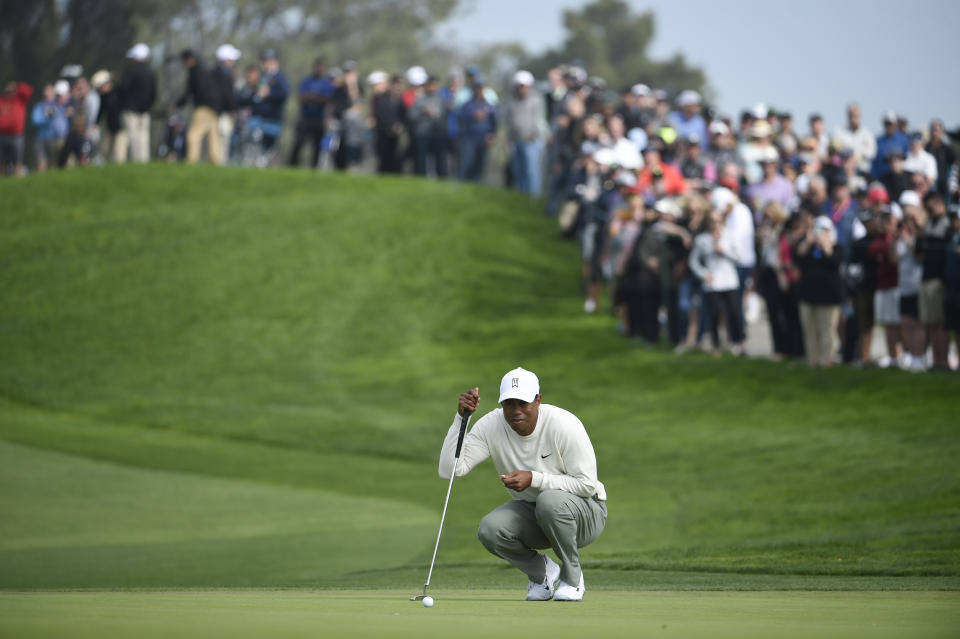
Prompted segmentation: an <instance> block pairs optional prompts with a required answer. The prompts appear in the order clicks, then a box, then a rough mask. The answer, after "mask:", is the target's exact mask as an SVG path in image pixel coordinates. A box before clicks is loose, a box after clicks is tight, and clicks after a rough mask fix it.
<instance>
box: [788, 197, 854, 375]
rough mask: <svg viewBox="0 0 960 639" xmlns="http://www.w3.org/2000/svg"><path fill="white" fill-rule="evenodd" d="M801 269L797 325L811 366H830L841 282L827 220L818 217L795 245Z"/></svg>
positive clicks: (838, 257)
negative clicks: (801, 332) (800, 325)
mask: <svg viewBox="0 0 960 639" xmlns="http://www.w3.org/2000/svg"><path fill="white" fill-rule="evenodd" d="M797 265H798V266H799V267H800V291H799V297H800V323H801V324H802V326H803V343H804V347H805V348H806V351H807V361H808V363H809V364H810V366H811V367H813V368H816V367H818V366H822V367H829V366H832V365H833V355H834V353H835V351H836V348H835V346H834V344H835V341H834V340H835V339H836V335H837V323H838V321H839V317H840V304H841V303H842V302H843V283H842V281H841V279H840V251H839V250H838V248H837V242H836V230H835V229H834V227H833V222H831V221H830V218H828V217H826V216H823V215H821V216H820V217H818V218H816V220H814V222H813V225H812V228H811V229H810V230H809V231H808V233H807V235H806V236H805V237H804V238H803V239H802V240H801V241H800V243H799V244H798V245H797Z"/></svg>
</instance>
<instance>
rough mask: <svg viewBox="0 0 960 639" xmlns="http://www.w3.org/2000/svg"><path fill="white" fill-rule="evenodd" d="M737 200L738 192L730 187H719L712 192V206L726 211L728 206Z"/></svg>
mask: <svg viewBox="0 0 960 639" xmlns="http://www.w3.org/2000/svg"><path fill="white" fill-rule="evenodd" d="M736 201H737V196H736V194H735V193H734V192H733V191H731V190H730V189H728V188H725V187H719V188H716V189H714V190H713V192H712V193H711V194H710V206H712V207H713V208H715V209H717V210H719V211H724V210H726V208H727V207H728V206H730V205H731V204H733V203H734V202H736Z"/></svg>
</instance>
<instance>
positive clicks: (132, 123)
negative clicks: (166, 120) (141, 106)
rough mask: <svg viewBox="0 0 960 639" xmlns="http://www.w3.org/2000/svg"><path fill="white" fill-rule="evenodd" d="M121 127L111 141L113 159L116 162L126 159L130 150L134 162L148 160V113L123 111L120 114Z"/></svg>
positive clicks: (122, 161) (121, 162) (120, 162)
mask: <svg viewBox="0 0 960 639" xmlns="http://www.w3.org/2000/svg"><path fill="white" fill-rule="evenodd" d="M120 122H121V124H122V125H123V128H122V129H120V131H119V132H118V133H117V136H116V139H115V140H114V141H113V160H114V162H116V163H117V164H123V163H124V162H126V161H127V150H128V149H129V150H130V153H131V156H132V157H131V159H132V160H133V161H134V162H139V163H141V164H142V163H144V162H149V161H150V114H149V113H135V112H133V111H124V112H123V113H121V114H120Z"/></svg>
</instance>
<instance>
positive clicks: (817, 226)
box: [813, 215, 835, 231]
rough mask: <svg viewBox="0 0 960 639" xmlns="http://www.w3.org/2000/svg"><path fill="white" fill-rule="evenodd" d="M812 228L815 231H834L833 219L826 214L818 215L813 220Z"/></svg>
mask: <svg viewBox="0 0 960 639" xmlns="http://www.w3.org/2000/svg"><path fill="white" fill-rule="evenodd" d="M813 229H814V230H815V231H834V230H835V227H834V226H833V220H831V219H830V218H829V217H827V216H826V215H820V216H818V217H817V219H815V220H814V221H813Z"/></svg>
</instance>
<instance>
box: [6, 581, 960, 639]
mask: <svg viewBox="0 0 960 639" xmlns="http://www.w3.org/2000/svg"><path fill="white" fill-rule="evenodd" d="M408 596H409V593H408V592H407V591H401V590H390V591H364V592H356V591H303V590H299V591H288V592H284V591H234V592H222V591H214V592H210V591H202V592H195V591H180V592H149V593H144V592H132V593H106V594H105V593H58V594H0V634H2V635H3V636H11V637H14V636H15V637H23V638H30V637H43V638H45V639H58V638H60V637H77V638H86V637H91V638H92V637H121V636H136V637H264V636H270V637H347V636H350V637H377V636H380V637H445V636H450V635H455V636H457V637H478V638H485V637H502V636H517V637H525V636H527V637H529V636H536V637H544V636H546V637H585V636H587V637H611V638H614V637H647V636H659V637H677V638H687V637H719V638H722V637H730V638H748V637H757V638H769V637H779V638H784V639H786V638H790V637H837V638H838V639H840V638H842V639H851V638H857V637H869V638H872V639H874V638H882V637H891V638H894V637H896V638H902V637H916V638H928V637H930V638H932V637H944V638H950V637H955V636H956V628H957V627H958V625H960V605H958V604H960V597H958V596H957V595H956V594H955V593H939V594H923V593H910V594H899V595H895V596H894V595H891V594H885V593H844V594H843V595H840V596H837V595H834V594H828V593H797V592H777V593H682V594H677V593H651V592H642V591H637V592H622V591H613V592H599V593H596V594H591V596H590V598H589V601H584V602H582V603H575V604H562V603H556V602H536V603H534V602H526V601H518V600H517V593H516V592H502V591H485V592H480V593H476V592H470V591H454V592H449V593H444V594H443V595H442V596H439V597H438V598H437V602H436V604H435V605H434V607H433V608H430V609H427V608H424V607H423V606H421V605H420V604H419V603H415V602H411V601H408V600H407V598H408Z"/></svg>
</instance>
